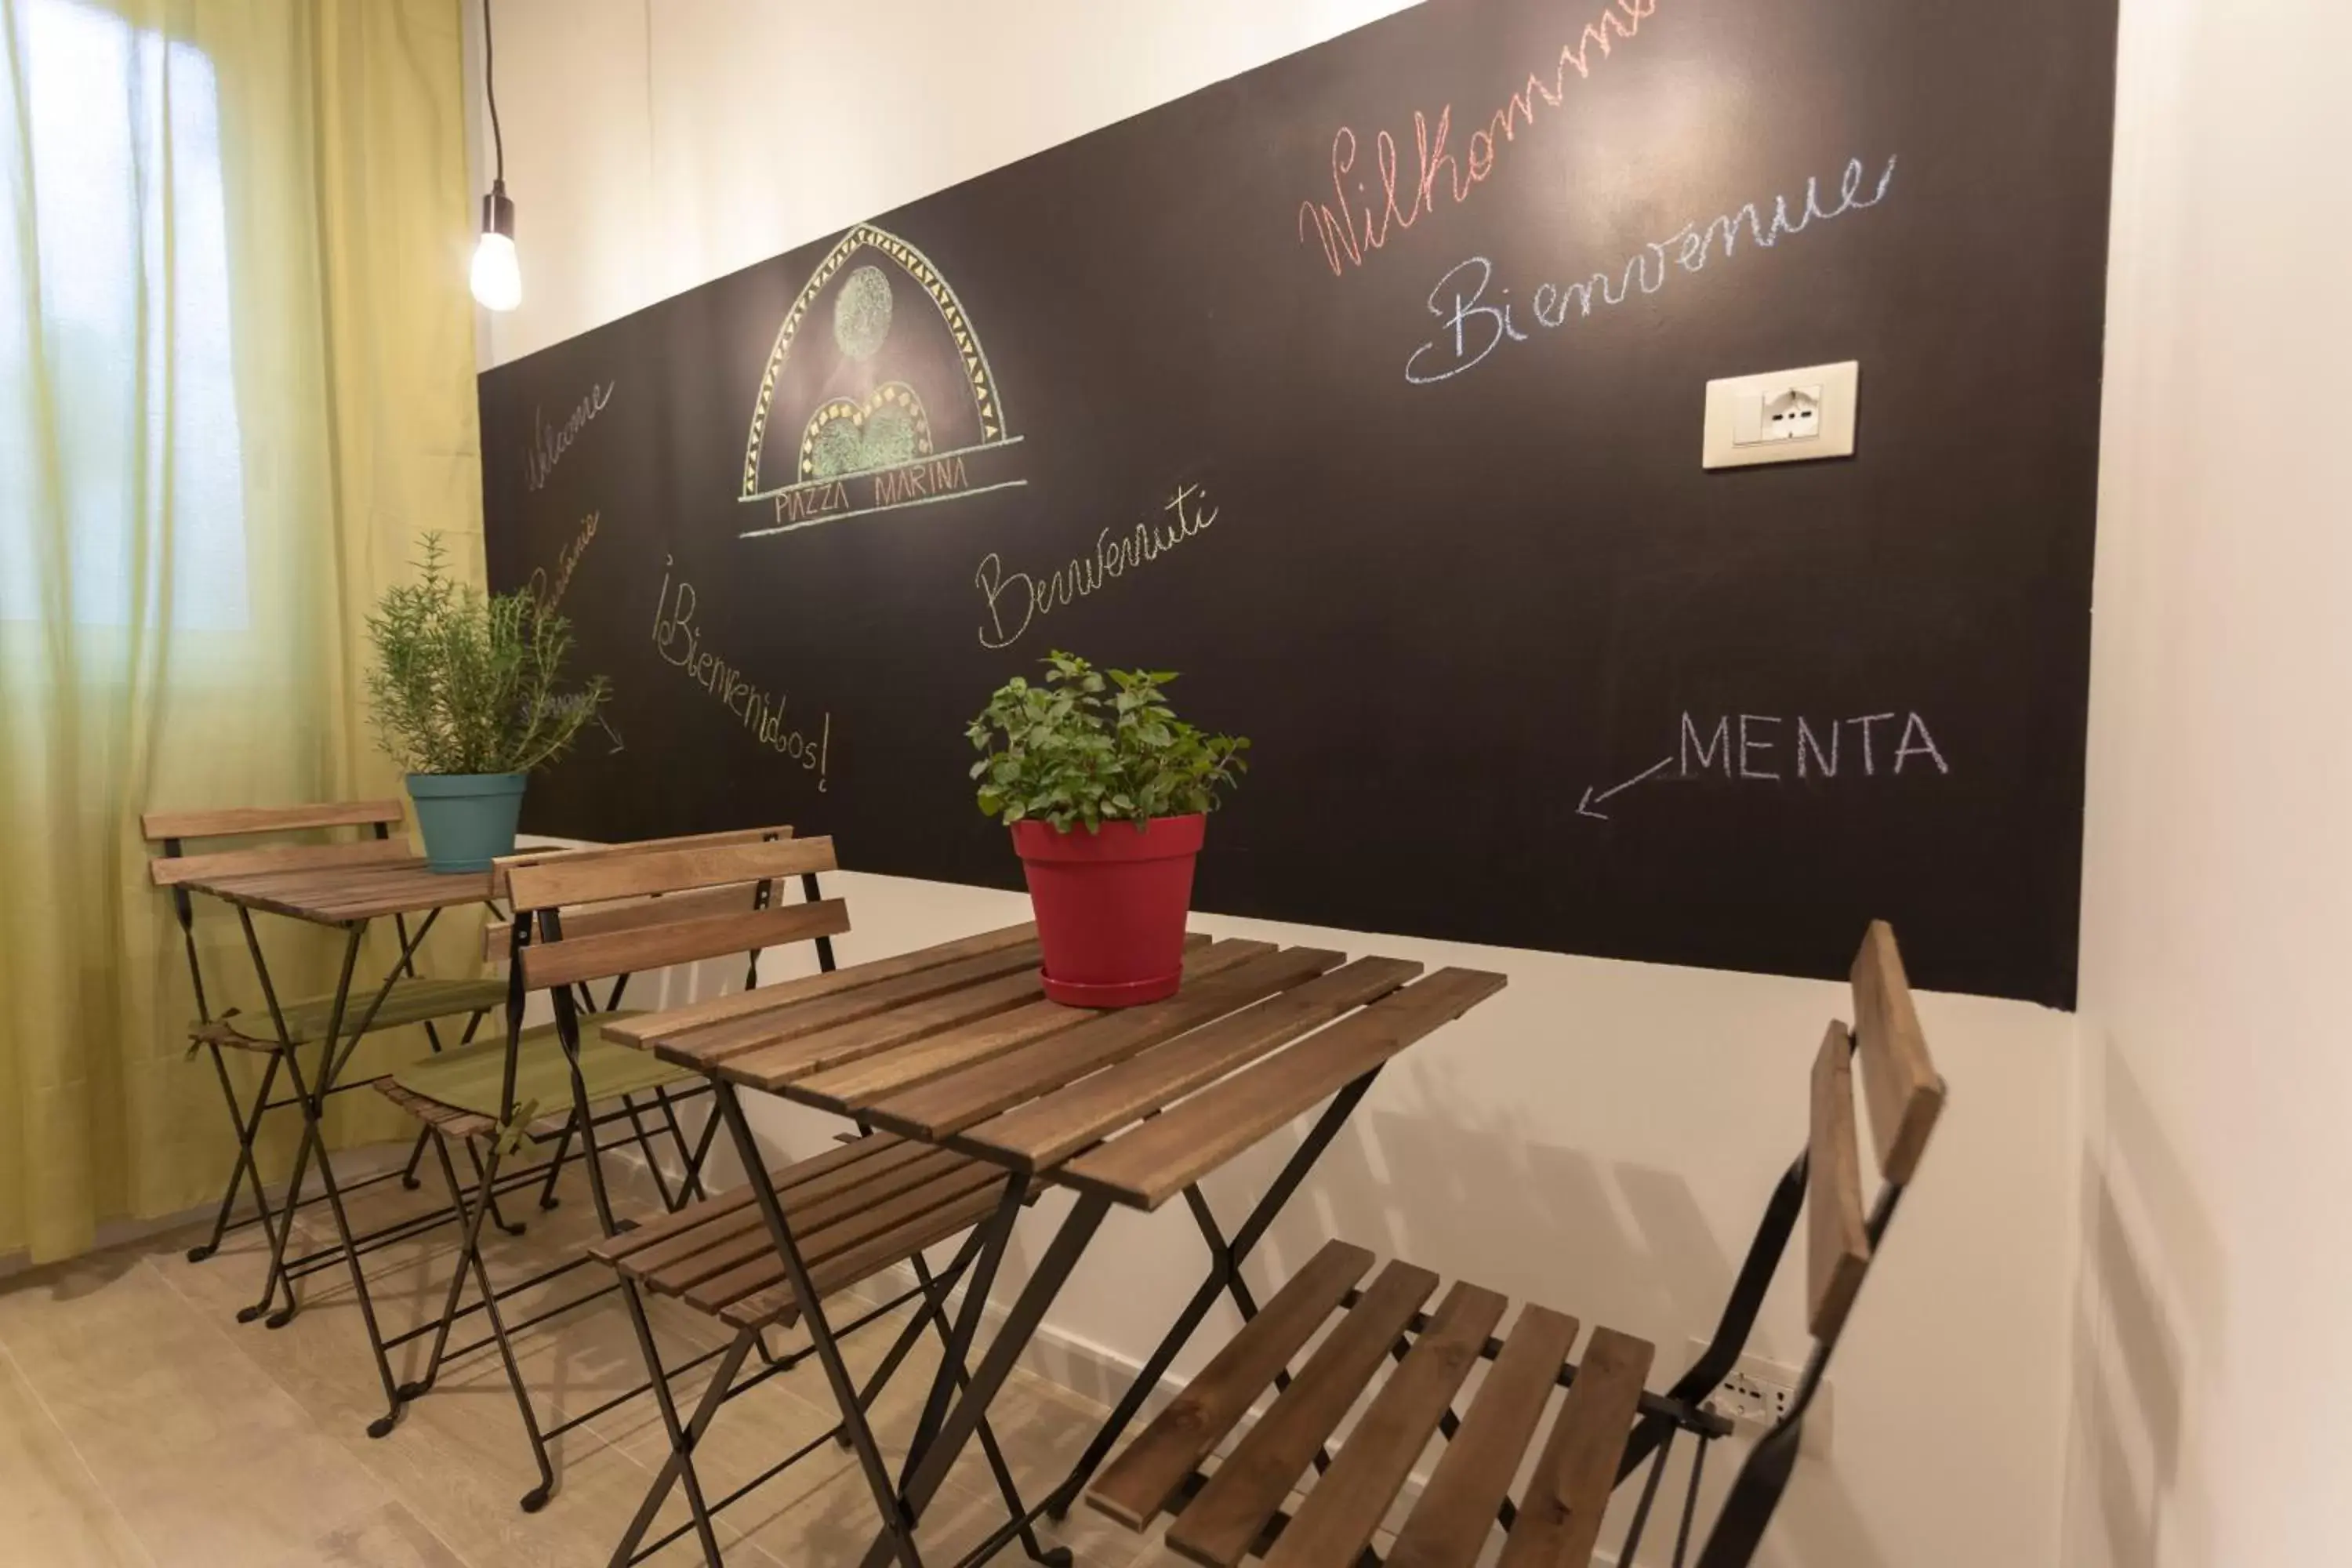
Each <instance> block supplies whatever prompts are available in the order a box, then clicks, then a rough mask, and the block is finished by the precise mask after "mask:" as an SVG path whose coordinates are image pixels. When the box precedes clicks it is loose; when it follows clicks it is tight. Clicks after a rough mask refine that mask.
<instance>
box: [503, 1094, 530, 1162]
mask: <svg viewBox="0 0 2352 1568" xmlns="http://www.w3.org/2000/svg"><path fill="white" fill-rule="evenodd" d="M538 1116H539V1101H537V1100H526V1101H524V1102H523V1103H522V1104H521V1105H520V1106H519V1107H517V1108H516V1110H515V1113H514V1120H513V1121H509V1122H508V1123H507V1124H506V1126H505V1127H504V1128H502V1129H500V1130H499V1142H498V1153H499V1159H501V1160H509V1159H512V1158H513V1157H514V1156H515V1155H517V1154H519V1153H520V1152H522V1151H523V1150H525V1149H534V1148H537V1147H538V1146H539V1145H538V1142H537V1140H535V1139H533V1138H532V1137H531V1135H530V1124H531V1122H532V1121H536V1120H537V1119H538Z"/></svg>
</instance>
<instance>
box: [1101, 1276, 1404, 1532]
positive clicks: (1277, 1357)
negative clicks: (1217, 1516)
mask: <svg viewBox="0 0 2352 1568" xmlns="http://www.w3.org/2000/svg"><path fill="white" fill-rule="evenodd" d="M1371 1266H1372V1255H1371V1254H1370V1252H1367V1251H1366V1250H1364V1248H1362V1247H1358V1246H1355V1245H1354V1244H1353V1243H1350V1242H1345V1241H1327V1242H1325V1243H1324V1244H1323V1247H1322V1249H1321V1250H1320V1251H1318V1252H1317V1253H1316V1255H1315V1256H1314V1257H1313V1258H1310V1259H1308V1260H1307V1266H1306V1267H1305V1268H1301V1269H1300V1270H1299V1271H1298V1272H1297V1273H1296V1274H1294V1275H1292V1276H1291V1277H1290V1279H1289V1281H1288V1282H1287V1283H1286V1284H1285V1285H1284V1286H1283V1288H1282V1289H1280V1290H1278V1291H1276V1293H1275V1296H1274V1300H1270V1301H1268V1302H1267V1303H1266V1304H1265V1308H1264V1309H1263V1310H1260V1311H1259V1313H1258V1315H1257V1316H1256V1317H1255V1318H1252V1319H1251V1320H1250V1321H1248V1323H1246V1324H1245V1325H1244V1326H1243V1329H1242V1331H1241V1332H1239V1333H1237V1334H1235V1335H1234V1337H1233V1338H1232V1339H1231V1340H1229V1341H1227V1342H1225V1345H1224V1348H1223V1349H1222V1350H1220V1351H1219V1352H1217V1353H1216V1355H1215V1356H1214V1357H1213V1358H1212V1359H1211V1361H1210V1363H1209V1364H1208V1365H1207V1366H1206V1367H1203V1368H1202V1371H1201V1373H1200V1375H1199V1376H1197V1377H1195V1378H1193V1379H1192V1382H1191V1383H1189V1384H1186V1385H1185V1387H1184V1391H1183V1392H1182V1393H1181V1394H1178V1395H1177V1396H1176V1398H1175V1400H1174V1401H1173V1402H1172V1403H1171V1404H1170V1405H1169V1406H1168V1408H1167V1409H1165V1410H1163V1411H1161V1412H1160V1415H1158V1417H1156V1418H1155V1419H1154V1420H1153V1421H1152V1423H1151V1424H1150V1426H1146V1427H1145V1428H1144V1429H1143V1431H1142V1433H1141V1435H1140V1436H1138V1437H1137V1438H1136V1439H1135V1441H1134V1442H1132V1443H1130V1444H1129V1445H1128V1446H1127V1449H1126V1451H1125V1452H1124V1453H1122V1454H1120V1455H1119V1457H1118V1458H1117V1459H1115V1460H1113V1461H1112V1463H1111V1465H1110V1467H1109V1468H1107V1469H1106V1470H1104V1471H1103V1473H1102V1476H1101V1478H1100V1479H1097V1481H1096V1482H1095V1484H1094V1486H1093V1487H1092V1488H1091V1489H1089V1490H1088V1491H1087V1501H1088V1502H1089V1503H1091V1504H1093V1505H1094V1506H1095V1507H1096V1508H1097V1509H1099V1510H1102V1511H1103V1512H1104V1513H1107V1514H1108V1515H1110V1516H1111V1518H1113V1519H1115V1520H1118V1521H1119V1522H1120V1523H1121V1524H1124V1525H1126V1526H1128V1527H1129V1529H1131V1530H1145V1529H1149V1528H1150V1524H1151V1521H1152V1520H1153V1519H1155V1518H1156V1517H1158V1515H1159V1513H1160V1510H1162V1509H1164V1508H1166V1507H1167V1506H1168V1500H1169V1499H1171V1498H1172V1497H1174V1496H1175V1495H1176V1489H1177V1488H1179V1487H1181V1486H1182V1485H1183V1484H1184V1479H1185V1478H1186V1477H1188V1476H1190V1475H1191V1474H1192V1471H1193V1470H1194V1469H1195V1468H1198V1467H1199V1465H1200V1463H1201V1461H1202V1460H1203V1459H1205V1458H1208V1457H1209V1455H1210V1454H1211V1453H1212V1452H1213V1451H1214V1450H1215V1448H1216V1447H1217V1445H1218V1444H1219V1443H1221V1442H1223V1441H1224V1437H1225V1434H1226V1433H1228V1432H1231V1431H1232V1430H1233V1429H1234V1426H1235V1424H1236V1423H1238V1422H1239V1421H1240V1420H1241V1418H1242V1417H1243V1416H1244V1415H1247V1414H1248V1413H1249V1408H1250V1406H1251V1405H1253V1404H1255V1402H1256V1401H1257V1398H1258V1396H1259V1395H1260V1394H1264V1393H1265V1391H1266V1390H1267V1389H1268V1388H1270V1387H1272V1386H1273V1385H1274V1380H1275V1378H1276V1376H1278V1375H1279V1374H1280V1373H1282V1372H1283V1370H1284V1369H1285V1368H1286V1367H1287V1366H1288V1365H1289V1364H1290V1362H1291V1360H1292V1358H1293V1357H1295V1356H1297V1353H1298V1352H1299V1350H1300V1348H1301V1347H1303V1346H1304V1345H1305V1344H1306V1343H1307V1341H1308V1340H1310V1339H1312V1338H1314V1336H1315V1331H1316V1330H1317V1329H1319V1328H1321V1327H1322V1326H1323V1324H1324V1321H1326V1320H1327V1319H1328V1318H1329V1317H1330V1315H1331V1313H1332V1311H1333V1310H1336V1309H1337V1308H1338V1307H1339V1303H1340V1301H1341V1300H1344V1299H1345V1298H1346V1296H1347V1294H1348V1291H1349V1289H1350V1288H1351V1287H1353V1286H1354V1285H1355V1283H1356V1281H1357V1280H1359V1279H1362V1278H1363V1277H1364V1275H1365V1273H1366V1272H1367V1271H1368V1270H1369V1269H1370V1268H1371Z"/></svg>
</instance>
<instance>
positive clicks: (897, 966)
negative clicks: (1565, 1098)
mask: <svg viewBox="0 0 2352 1568" xmlns="http://www.w3.org/2000/svg"><path fill="white" fill-rule="evenodd" d="M1037 961H1038V959H1037V946H1036V930H1035V928H1034V926H1013V927H1007V928H1005V929H1004V930H1003V931H989V932H984V933H982V934H981V935H978V936H972V937H965V938H961V939H960V940H958V941H956V942H945V943H941V944H940V945H939V946H937V947H931V948H926V949H923V950H922V951H920V952H910V953H903V954H900V955H898V956H897V957H894V958H888V959H884V960H880V961H878V962H877V963H869V964H861V965H857V966H854V967H851V968H847V969H841V970H836V971H835V972H834V973H828V974H818V975H810V976H806V977H804V978H802V979H797V980H790V981H785V982H783V983H782V984H778V985H774V986H770V987H765V988H762V989H760V990H754V991H750V992H744V993H739V994H734V995H730V996H722V997H718V998H714V999H712V1000H710V1001H706V1002H699V1003H696V1004H693V1005H689V1006H687V1007H682V1008H677V1009H675V1010H673V1011H671V1012H667V1013H657V1014H650V1015H646V1016H639V1017H637V1018H635V1019H631V1020H629V1021H627V1022H626V1023H625V1024H622V1025H619V1026H615V1027H614V1028H611V1029H608V1030H607V1031H606V1034H607V1037H612V1038H617V1039H622V1040H625V1041H627V1042H628V1043H630V1044H633V1045H636V1046H639V1047H644V1048H646V1049H650V1050H652V1051H654V1052H656V1054H658V1055H659V1056H661V1057H663V1058H666V1059H667V1060H670V1061H675V1062H677V1063H679V1064H681V1065H683V1066H687V1067H692V1068H697V1069H698V1070H700V1071H702V1072H705V1073H710V1074H715V1075H717V1076H719V1077H720V1078H723V1079H727V1080H729V1081H730V1082H732V1083H736V1084H740V1085H741V1086H743V1087H745V1088H750V1089H761V1090H763V1091H766V1092H769V1093H773V1094H779V1095H782V1096H783V1097H784V1098H786V1099H788V1100H798V1101H800V1102H801V1103H803V1104H808V1105H814V1106H818V1107H821V1108H823V1109H825V1110H834V1111H837V1112H841V1113H844V1114H848V1115H854V1116H856V1117H858V1118H859V1119H861V1120H862V1121H866V1122H868V1123H870V1124H871V1125H873V1126H875V1127H878V1128H882V1129H886V1130H887V1131H890V1132H892V1133H896V1134H898V1135H900V1136H903V1137H906V1138H909V1139H912V1140H915V1141H917V1142H923V1143H929V1144H932V1145H935V1146H940V1147H946V1148H951V1149H954V1150H956V1151H958V1152H962V1153H966V1154H974V1155H978V1156H980V1157H982V1158H983V1159H986V1160H988V1161H990V1162H992V1163H995V1164H997V1165H1000V1166H1003V1167H1008V1168H1010V1169H1013V1170H1015V1171H1020V1172H1024V1173H1029V1174H1032V1175H1041V1176H1048V1177H1050V1178H1051V1179H1054V1180H1056V1181H1060V1182H1064V1183H1066V1184H1071V1185H1076V1186H1082V1187H1085V1188H1087V1189H1089V1190H1092V1191H1095V1192H1098V1193H1101V1194H1106V1195H1108V1196H1109V1197H1110V1198H1112V1199H1113V1200H1114V1201H1116V1202H1118V1203H1122V1204H1127V1205H1131V1206H1134V1207H1138V1208H1156V1207H1158V1206H1159V1205H1160V1204H1162V1203H1164V1202H1166V1201H1167V1200H1168V1198H1170V1197H1171V1196H1172V1195H1173V1194H1176V1193H1178V1192H1180V1191H1181V1190H1182V1189H1183V1188H1184V1186H1185V1185H1187V1184H1190V1183H1192V1182H1193V1181H1196V1180H1198V1179H1199V1178H1200V1177H1201V1176H1202V1175H1204V1174H1206V1173H1209V1172H1210V1171H1213V1170H1215V1169H1216V1168H1218V1167H1219V1166H1221V1165H1223V1164H1224V1163H1226V1162H1228V1161H1230V1160H1231V1159H1233V1158H1234V1156H1236V1155H1238V1154H1240V1153H1241V1152H1244V1150H1246V1149H1248V1148H1249V1147H1250V1146H1252V1145H1253V1144H1255V1143H1256V1142H1258V1141H1259V1140H1261V1139H1263V1138H1265V1136H1266V1135H1267V1134H1269V1133H1271V1132H1273V1131H1276V1129H1278V1128H1280V1127H1282V1126H1283V1125H1285V1124H1286V1123H1287V1122H1289V1121H1293V1120H1294V1119H1296V1118H1297V1117H1298V1116H1300V1115H1303V1114H1304V1113H1306V1112H1307V1111H1308V1110H1312V1109H1314V1108H1315V1107H1316V1106H1317V1105H1318V1104H1320V1103H1321V1102H1322V1101H1323V1100H1327V1099H1328V1098H1329V1097H1330V1096H1331V1095H1332V1094H1333V1093H1335V1092H1337V1091H1338V1090H1339V1089H1341V1088H1343V1087H1345V1086H1346V1085H1347V1084H1348V1083H1349V1081H1351V1080H1353V1079H1356V1078H1359V1077H1360V1076H1361V1075H1363V1074H1364V1073H1366V1072H1369V1071H1370V1070H1371V1069H1373V1068H1377V1067H1379V1066H1380V1065H1381V1063H1383V1062H1385V1061H1387V1060H1388V1059H1389V1058H1391V1057H1393V1056H1395V1055H1396V1054H1397V1053H1399V1052H1400V1051H1402V1050H1404V1049H1405V1048H1407V1047H1410V1046H1411V1045H1412V1044H1413V1043H1414V1042H1415V1041H1417V1040H1419V1039H1421V1038H1423V1037H1424V1036H1426V1035H1428V1034H1430V1033H1431V1032H1433V1030H1436V1029H1438V1028H1440V1027H1442V1026H1444V1025H1445V1024H1447V1023H1449V1022H1451V1021H1452V1020H1453V1019H1454V1018H1457V1017H1460V1016H1462V1015H1463V1014H1464V1013H1466V1012H1468V1011H1469V1010H1470V1009H1471V1008H1472V1007H1475V1006H1476V1005H1478V1004H1479V1003H1481V1002H1483V1001H1485V1000H1486V998H1487V997H1489V996H1491V995H1493V994H1495V993H1496V992H1497V991H1499V990H1501V989H1502V988H1503V984H1504V979H1503V976H1501V975H1499V974H1489V973H1481V972H1477V971H1473V970H1462V969H1446V970H1442V971H1440V972H1438V973H1435V974H1433V975H1430V976H1429V977H1428V978H1426V979H1419V978H1418V977H1419V976H1420V974H1421V966H1420V965H1419V964H1416V963H1406V962H1403V961H1402V960H1397V959H1390V958H1378V957H1373V958H1363V959H1359V960H1358V961H1357V962H1355V963H1349V962H1348V960H1347V957H1346V955H1345V954H1342V953H1339V952H1328V951H1326V950H1323V949H1318V948H1301V947H1294V948H1279V947H1277V946H1276V944H1274V943H1272V942H1251V941H1238V940H1234V941H1224V942H1210V941H1209V940H1208V939H1207V938H1205V937H1199V936H1195V937H1192V938H1190V939H1188V946H1187V951H1186V954H1185V960H1184V981H1183V984H1182V987H1181V989H1180V990H1179V991H1178V992H1177V993H1176V994H1175V995H1173V996H1171V997H1170V998H1168V999H1167V1000H1166V1001H1163V1002H1156V1003H1152V1004H1150V1005H1146V1006H1141V1007H1129V1008H1123V1009H1120V1010H1118V1011H1115V1012H1092V1011H1087V1010H1085V1009H1081V1008H1074V1007H1065V1006H1062V1005H1059V1004H1057V1003H1055V1002H1052V1001H1049V1000H1047V999H1046V998H1045V996H1044V995H1043V994H1041V992H1040V990H1039V987H1038V984H1037Z"/></svg>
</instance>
